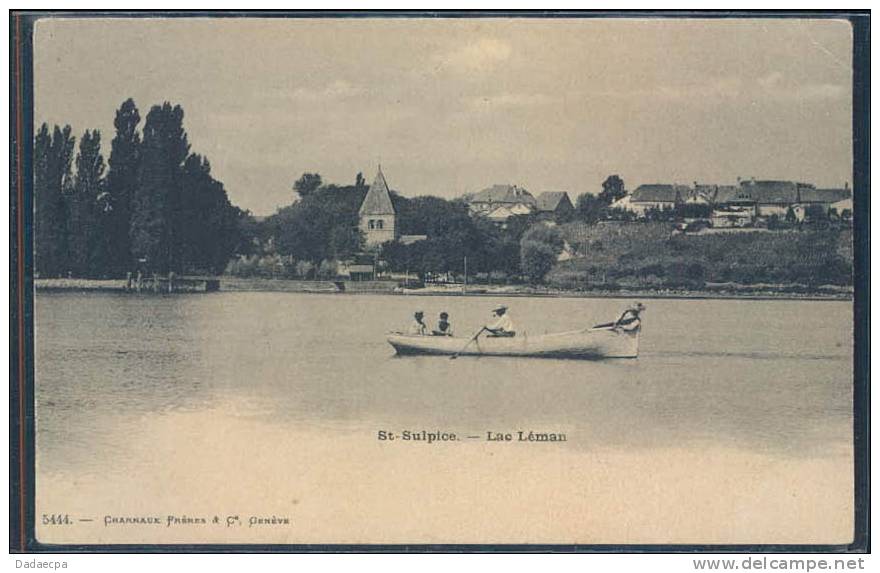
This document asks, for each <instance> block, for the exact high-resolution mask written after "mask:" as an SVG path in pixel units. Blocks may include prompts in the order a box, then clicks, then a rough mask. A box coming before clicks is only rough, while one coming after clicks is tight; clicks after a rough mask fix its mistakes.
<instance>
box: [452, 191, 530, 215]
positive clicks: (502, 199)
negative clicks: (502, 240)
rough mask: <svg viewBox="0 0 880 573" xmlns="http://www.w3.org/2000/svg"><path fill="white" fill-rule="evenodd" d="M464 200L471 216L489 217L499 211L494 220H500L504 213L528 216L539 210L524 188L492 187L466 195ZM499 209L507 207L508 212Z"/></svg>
mask: <svg viewBox="0 0 880 573" xmlns="http://www.w3.org/2000/svg"><path fill="white" fill-rule="evenodd" d="M464 200H465V201H466V202H467V204H468V208H469V209H470V212H471V214H474V215H486V216H489V215H490V214H492V213H493V212H496V211H497V212H496V213H495V215H494V216H493V217H491V218H492V219H493V220H498V219H499V217H501V216H502V214H504V213H508V215H507V216H508V217H512V216H513V215H526V214H529V213H531V212H533V211H534V210H535V209H536V208H537V200H536V199H535V197H534V196H533V195H532V194H531V193H529V192H528V191H526V190H525V189H523V188H522V187H517V186H516V185H507V184H496V185H492V186H491V187H487V188H486V189H483V190H482V191H478V192H477V193H473V194H471V195H466V196H465V197H464ZM499 207H505V208H506V209H507V210H504V211H498V209H499ZM505 220H506V219H505Z"/></svg>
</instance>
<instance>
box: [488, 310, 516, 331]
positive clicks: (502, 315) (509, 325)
mask: <svg viewBox="0 0 880 573" xmlns="http://www.w3.org/2000/svg"><path fill="white" fill-rule="evenodd" d="M492 314H493V316H494V317H495V321H494V322H492V323H491V324H487V325H486V326H485V327H484V329H485V330H486V332H488V333H489V335H490V336H501V337H510V336H516V330H515V329H514V327H513V320H512V319H511V318H510V315H509V314H507V307H506V306H504V305H500V306H497V307H495V309H494V310H492Z"/></svg>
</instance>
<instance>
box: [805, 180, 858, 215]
mask: <svg viewBox="0 0 880 573" xmlns="http://www.w3.org/2000/svg"><path fill="white" fill-rule="evenodd" d="M844 201H849V210H850V213H852V193H851V192H850V189H849V185H845V186H844V188H843V189H814V188H803V189H801V190H800V197H799V201H798V203H799V204H801V205H803V206H804V207H805V208H806V207H809V206H810V205H819V206H820V207H822V210H823V211H825V213H826V214H828V213H830V212H831V209H832V208H834V206H835V205H837V204H838V203H841V202H844ZM845 205H846V204H845V203H844V204H843V208H844V209H845V208H847V207H846V206H845ZM836 210H837V213H838V214H840V213H842V212H843V210H842V209H836Z"/></svg>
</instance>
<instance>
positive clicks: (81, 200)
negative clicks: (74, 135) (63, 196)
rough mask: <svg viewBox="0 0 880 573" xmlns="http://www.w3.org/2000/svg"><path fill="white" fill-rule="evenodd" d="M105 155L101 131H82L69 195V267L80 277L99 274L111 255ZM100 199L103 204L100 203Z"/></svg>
mask: <svg viewBox="0 0 880 573" xmlns="http://www.w3.org/2000/svg"><path fill="white" fill-rule="evenodd" d="M104 167H105V166H104V156H103V155H101V132H99V131H97V130H95V131H89V130H88V129H87V130H86V131H85V133H83V136H82V138H81V139H80V141H79V153H77V156H76V177H75V178H74V184H73V194H72V195H71V196H70V202H69V204H70V222H71V226H70V254H71V261H70V262H71V270H72V271H73V272H74V273H75V274H76V275H77V276H82V277H90V276H99V275H101V274H103V273H102V270H103V269H104V268H105V265H106V264H107V262H108V259H109V257H110V245H111V244H112V243H111V242H109V241H108V237H107V234H108V230H109V224H108V223H109V211H107V208H108V207H109V205H108V204H107V203H106V202H104V201H103V199H105V197H103V194H104ZM99 199H101V200H102V204H101V205H100V206H99Z"/></svg>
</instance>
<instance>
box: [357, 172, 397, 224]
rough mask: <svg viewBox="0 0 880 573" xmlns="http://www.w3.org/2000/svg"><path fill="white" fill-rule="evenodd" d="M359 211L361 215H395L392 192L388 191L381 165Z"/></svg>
mask: <svg viewBox="0 0 880 573" xmlns="http://www.w3.org/2000/svg"><path fill="white" fill-rule="evenodd" d="M358 212H359V213H360V214H361V215H394V204H393V203H392V202H391V194H390V193H389V191H388V183H387V182H386V181H385V175H383V174H382V166H381V165H380V166H379V172H378V173H376V178H375V179H374V180H373V184H372V185H370V190H369V191H367V196H366V197H364V202H363V203H362V204H361V208H360V210H359V211H358Z"/></svg>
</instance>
